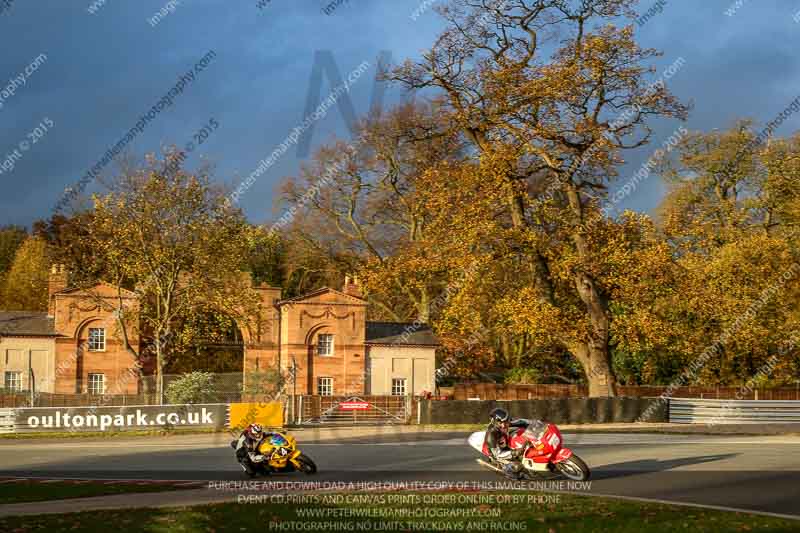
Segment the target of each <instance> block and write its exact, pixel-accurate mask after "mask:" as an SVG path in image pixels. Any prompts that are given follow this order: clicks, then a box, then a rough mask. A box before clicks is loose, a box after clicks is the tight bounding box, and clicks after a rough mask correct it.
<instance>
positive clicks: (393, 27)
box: [0, 0, 800, 224]
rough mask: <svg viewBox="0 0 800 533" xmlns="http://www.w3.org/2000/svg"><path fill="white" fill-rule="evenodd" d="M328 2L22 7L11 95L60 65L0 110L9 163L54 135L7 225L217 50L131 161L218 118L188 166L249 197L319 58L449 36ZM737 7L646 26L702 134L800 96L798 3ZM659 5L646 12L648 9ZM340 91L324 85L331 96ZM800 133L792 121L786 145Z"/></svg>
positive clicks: (256, 203)
mask: <svg viewBox="0 0 800 533" xmlns="http://www.w3.org/2000/svg"><path fill="white" fill-rule="evenodd" d="M329 3H330V1H329V0H328V1H326V0H319V1H317V0H272V1H271V2H265V3H264V6H263V8H259V7H257V5H256V4H257V1H256V0H244V1H242V2H236V3H233V2H222V1H212V0H181V1H180V2H177V1H173V2H172V6H173V9H172V10H171V11H168V14H167V15H165V16H162V17H161V18H159V20H158V23H157V24H156V25H153V24H152V22H151V21H152V17H153V16H154V15H155V14H156V13H159V12H162V13H164V12H165V11H162V10H163V9H166V8H167V7H168V4H169V2H168V1H167V0H146V1H137V2H130V1H124V0H105V2H102V1H98V0H73V1H70V2H61V1H56V0H49V1H40V2H36V3H35V4H34V3H33V2H24V3H23V2H15V3H13V4H11V5H10V7H9V8H8V9H6V10H4V11H3V12H2V13H0V42H1V43H2V47H3V54H2V56H0V91H2V89H3V88H4V87H6V86H7V84H8V82H9V80H10V79H12V78H13V77H15V76H16V75H18V74H19V73H20V72H21V71H23V70H24V69H25V67H26V66H27V65H29V64H30V62H31V61H32V60H33V59H34V58H35V57H37V56H38V55H39V54H42V53H43V54H46V56H47V60H46V62H45V63H44V64H42V65H41V66H40V68H39V69H38V70H37V71H36V72H34V73H33V74H32V75H31V76H30V79H28V80H27V81H26V83H25V85H23V86H21V87H18V88H17V89H16V91H15V93H14V94H13V96H11V97H10V98H8V99H7V101H2V100H0V102H2V103H3V105H2V107H0V124H1V125H2V128H0V164H2V162H3V160H5V159H6V156H7V155H8V154H9V153H11V151H12V150H14V149H15V147H17V146H18V144H19V143H20V141H22V140H24V139H25V137H26V135H27V134H28V133H29V132H30V131H31V130H33V129H34V128H35V127H36V126H37V124H40V123H41V121H42V120H43V119H44V118H49V119H50V120H52V121H53V122H54V124H55V125H54V127H53V128H52V129H51V130H49V131H48V132H47V133H46V134H45V135H44V136H43V137H42V138H41V139H40V140H39V141H38V142H37V143H36V144H35V145H34V146H32V147H30V149H29V150H28V151H26V152H25V153H23V154H21V155H22V157H20V158H18V160H15V161H14V168H13V170H12V171H10V172H3V173H2V174H0V224H3V223H19V224H29V223H30V222H32V221H33V220H35V219H37V218H42V217H47V216H49V214H50V211H51V209H52V207H53V206H54V205H55V204H56V202H57V201H58V199H59V197H60V196H61V195H62V194H63V192H64V189H65V187H68V186H72V185H74V184H75V183H76V182H77V181H78V180H79V179H80V178H81V177H82V176H83V175H84V174H85V173H86V172H87V171H88V170H89V169H91V168H92V166H93V165H94V164H95V163H96V162H97V161H98V160H99V159H100V158H102V157H103V154H105V153H106V151H107V150H108V149H109V148H110V147H112V146H114V145H115V144H116V143H117V142H118V141H119V139H121V138H122V137H124V136H125V134H126V132H128V131H129V130H130V129H131V128H132V127H134V126H135V125H136V123H137V121H138V120H139V118H140V117H141V116H142V114H143V113H146V112H147V111H148V110H149V109H150V108H151V107H152V106H153V103H154V102H155V101H158V99H159V98H160V97H161V96H162V95H163V94H164V93H165V92H166V91H167V90H168V89H169V88H170V87H171V86H172V85H173V84H174V83H175V80H176V79H177V77H178V76H179V75H180V74H181V73H182V72H185V71H186V70H187V69H191V68H192V66H193V65H194V63H195V62H196V61H197V60H198V59H199V58H200V57H202V56H203V55H204V54H205V53H206V52H207V51H208V50H214V51H215V52H216V54H217V56H216V58H215V60H214V62H213V64H211V65H210V66H209V67H208V69H207V70H206V71H204V72H203V73H202V75H200V76H198V79H197V80H196V81H195V82H193V83H192V84H191V85H190V86H188V87H187V88H186V90H185V91H184V92H183V93H182V95H181V96H180V97H178V98H176V100H175V102H174V104H173V105H172V106H170V107H168V108H166V109H165V110H164V111H163V112H161V113H159V114H158V116H157V117H155V118H154V119H153V120H152V121H150V122H149V123H148V125H147V128H146V129H145V131H143V133H142V134H141V135H139V136H137V137H136V138H135V139H134V140H133V141H132V142H131V143H130V146H129V147H130V150H131V152H132V153H133V154H134V155H136V156H141V155H142V154H144V153H147V152H151V151H157V150H158V149H159V146H161V145H164V144H175V145H179V146H182V145H184V143H186V142H187V141H188V140H190V139H191V137H192V134H193V133H194V132H196V131H197V130H198V129H200V128H201V127H202V126H203V125H204V124H206V123H207V122H208V120H209V119H212V118H213V119H215V120H216V121H217V122H218V123H219V125H220V126H219V131H218V132H216V133H215V134H214V136H213V137H212V138H210V139H209V141H208V142H207V143H206V144H204V145H203V148H202V149H198V150H196V151H195V152H194V153H193V154H191V156H190V159H189V160H188V164H189V166H195V165H197V164H198V163H199V162H200V161H201V158H206V159H207V160H208V161H211V162H213V163H214V164H215V166H216V176H217V179H219V180H221V181H225V182H227V183H229V184H230V185H232V186H236V185H237V184H238V183H240V182H241V181H242V180H244V179H246V177H247V176H249V175H250V174H251V173H252V172H253V171H254V170H255V169H256V168H257V167H258V165H259V162H260V161H261V160H262V159H264V158H265V157H267V156H268V155H269V154H270V153H272V152H273V151H274V150H275V148H276V147H277V146H279V145H280V143H281V142H282V141H283V140H284V139H285V138H286V136H287V135H288V134H289V132H291V131H292V129H293V128H295V127H296V126H298V124H300V123H302V121H303V118H304V116H303V113H304V110H305V107H306V97H307V92H308V90H309V87H308V85H309V79H310V75H311V70H312V63H313V58H314V54H315V51H318V50H331V52H332V54H333V56H334V58H335V60H336V62H337V65H338V68H339V70H340V71H341V73H342V75H343V76H346V75H347V73H348V72H350V71H351V70H352V69H354V68H356V67H357V66H358V65H359V64H361V63H362V62H363V61H370V62H371V64H373V65H374V64H376V63H377V58H378V56H379V54H380V53H381V51H384V50H385V51H389V52H391V54H392V56H393V58H394V59H395V60H396V61H397V60H401V59H402V58H404V57H408V56H416V55H418V54H419V52H420V50H422V49H424V48H426V47H427V46H428V45H429V44H430V43H431V42H432V40H433V38H434V36H435V35H436V33H437V31H438V30H439V28H440V24H441V22H440V21H439V19H438V17H437V16H436V14H435V13H434V12H433V11H432V10H431V9H426V10H425V11H424V12H422V13H421V14H420V15H419V16H418V17H416V20H412V17H411V14H412V13H414V12H415V10H417V8H418V7H419V6H420V5H421V4H422V3H423V2H422V1H421V0H420V1H417V0H409V1H400V0H351V1H350V2H346V3H342V4H341V5H340V6H338V7H337V8H336V9H335V10H334V11H332V12H331V13H330V15H326V14H325V13H324V12H323V9H324V8H325V7H326V6H327V5H328V4H329ZM429 3H430V2H429ZM732 3H733V0H731V2H718V1H712V2H688V1H681V2H678V1H677V0H672V1H667V2H662V4H664V5H663V10H662V11H661V12H659V13H656V14H655V15H654V16H652V17H651V18H649V19H648V20H647V23H646V25H644V26H641V27H637V28H636V31H637V34H638V38H639V39H640V41H641V42H642V44H643V45H645V46H652V47H655V48H658V49H660V50H662V51H663V52H664V57H663V58H661V60H660V62H659V65H658V67H659V68H660V69H662V68H664V67H665V66H667V65H669V64H671V63H672V62H673V61H674V60H675V59H676V58H678V57H683V58H684V59H685V60H686V63H685V65H684V66H683V67H682V68H681V70H680V72H679V73H677V74H676V75H675V76H674V77H673V78H671V79H670V80H669V82H668V84H669V86H670V88H672V89H673V90H674V91H675V92H676V93H677V94H678V96H680V97H681V98H682V99H683V100H684V101H689V100H691V101H693V103H694V109H693V111H692V114H691V116H690V119H689V121H688V124H687V127H688V128H689V129H703V130H708V129H712V128H724V127H727V126H729V125H730V124H731V123H732V122H733V120H734V119H735V118H737V117H752V118H754V119H756V120H757V121H759V122H760V123H762V124H763V123H764V122H767V121H769V120H771V119H772V118H773V117H774V115H775V114H776V113H779V112H780V111H781V110H782V109H783V108H784V107H785V105H786V104H787V103H789V102H790V101H791V100H792V99H793V98H794V97H795V96H796V95H797V92H798V90H800V84H799V83H798V81H800V80H799V79H798V78H800V76H799V75H798V63H797V61H795V60H793V55H794V48H795V47H796V44H797V42H798V38H800V24H798V23H796V22H794V20H793V15H794V14H795V12H796V11H797V10H798V9H800V5H798V6H795V7H797V8H798V9H792V6H791V5H789V4H790V3H787V2H778V1H777V0H776V1H773V2H767V1H763V2H762V1H759V2H745V3H744V4H743V5H742V6H741V7H740V8H739V9H738V10H737V11H736V13H734V14H733V15H732V16H728V15H726V14H725V10H726V9H728V8H729V7H730V6H731V4H732ZM653 4H654V2H649V3H648V2H643V3H642V4H641V8H640V11H642V12H644V11H645V10H646V9H648V8H649V7H651V6H652V5H653ZM90 6H93V7H95V8H96V12H95V13H94V14H90V13H89V11H88V8H89V7H90ZM633 24H634V25H635V26H636V23H635V22H634V23H633ZM373 77H374V70H373V71H372V72H370V73H368V74H367V75H365V76H364V77H363V78H362V79H361V81H359V82H358V83H356V84H355V85H354V86H353V88H352V90H351V92H350V95H349V96H350V97H351V98H352V101H353V105H354V108H355V111H356V112H357V113H359V114H361V113H364V112H365V111H366V110H367V109H368V106H369V103H370V100H371V98H372V91H373V80H372V78H373ZM330 90H331V87H330V86H329V84H328V83H327V82H326V83H325V84H324V86H323V88H322V92H321V94H322V97H323V98H324V97H325V96H326V95H327V94H328V92H329V91H330ZM395 96H396V95H395ZM0 98H2V96H1V93H0ZM390 100H391V98H390ZM679 125H680V124H678V123H676V122H673V121H661V122H658V123H657V124H656V133H657V134H656V136H655V138H654V139H653V143H652V145H651V146H650V147H645V148H643V149H642V150H640V151H639V152H637V153H636V154H632V155H631V156H630V157H629V162H628V164H627V165H626V167H625V168H623V169H622V172H621V174H620V178H619V181H620V183H624V181H625V180H626V179H628V178H629V177H630V176H631V175H633V174H634V173H635V172H636V171H637V169H639V168H640V166H641V165H642V164H643V163H645V162H646V161H647V160H648V159H649V158H650V156H651V153H652V151H653V150H654V149H655V148H657V147H658V146H661V144H662V143H663V142H664V141H665V140H666V139H667V138H668V137H669V136H670V135H671V134H673V132H674V131H675V130H676V129H677V128H678V127H679ZM797 125H798V117H797V116H792V117H790V118H789V120H787V121H786V122H785V123H784V124H783V125H782V127H781V129H780V131H779V134H787V133H788V132H791V131H793V130H794V129H796V128H797ZM334 133H336V134H339V135H342V136H348V135H349V131H348V128H347V127H346V124H345V122H344V120H343V118H342V116H341V114H340V112H339V109H338V108H336V107H334V108H333V109H331V110H330V111H329V112H328V113H327V115H326V116H325V117H324V118H322V119H321V120H320V121H319V123H317V124H316V125H315V131H314V136H313V144H314V145H318V144H319V143H320V142H324V141H326V140H329V139H330V138H331V135H332V134H334ZM296 155H297V154H296V153H295V151H294V150H289V151H287V153H285V154H284V155H283V156H282V157H281V158H280V159H279V160H278V161H276V162H275V164H274V165H272V166H271V167H270V168H269V170H268V172H266V173H265V174H264V175H263V176H261V177H259V179H258V180H256V181H255V182H254V183H253V184H252V186H251V187H250V188H249V189H248V192H247V194H246V195H243V196H242V198H241V200H240V202H241V205H242V206H243V207H244V209H245V211H246V212H247V213H248V215H249V217H250V218H251V219H252V220H253V221H256V222H262V221H265V220H268V219H272V218H275V215H276V212H275V211H274V210H273V206H274V199H273V198H274V195H275V188H276V185H277V183H278V182H279V181H280V180H281V179H282V178H283V177H284V176H286V175H289V174H292V173H294V172H295V171H296V170H297V168H298V164H299V161H298V159H297V157H296ZM108 169H109V170H111V169H113V165H110V166H109V167H108ZM92 187H93V185H92V184H90V185H89V189H88V190H89V191H91V190H93V189H92ZM662 194H663V187H662V185H661V184H660V181H659V179H658V177H657V176H651V177H649V178H648V179H646V180H644V181H642V182H641V183H639V184H638V186H637V187H636V189H635V190H634V191H633V192H632V193H631V194H630V195H628V196H627V197H626V198H624V199H623V200H622V201H621V202H620V203H619V206H618V207H622V208H625V207H630V208H636V209H642V210H648V209H651V208H652V207H654V206H655V205H656V204H657V203H658V201H659V198H660V196H661V195H662Z"/></svg>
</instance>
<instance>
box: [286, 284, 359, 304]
mask: <svg viewBox="0 0 800 533" xmlns="http://www.w3.org/2000/svg"><path fill="white" fill-rule="evenodd" d="M329 292H332V293H334V294H337V295H340V296H344V297H345V298H351V299H353V300H356V301H357V302H359V303H366V300H364V299H363V298H359V297H358V296H353V295H352V294H347V293H346V292H342V291H337V290H336V289H331V288H330V287H322V288H321V289H317V290H315V291H311V292H308V293H306V294H301V295H300V296H295V297H294V298H286V299H285V300H278V301H277V302H275V305H283V304H287V303H292V302H301V301H303V300H308V299H310V298H313V297H315V296H319V295H321V294H326V293H329Z"/></svg>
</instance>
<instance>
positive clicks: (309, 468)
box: [297, 453, 317, 474]
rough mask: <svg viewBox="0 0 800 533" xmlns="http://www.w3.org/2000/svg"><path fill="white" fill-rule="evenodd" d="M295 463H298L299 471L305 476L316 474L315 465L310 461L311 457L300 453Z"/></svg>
mask: <svg viewBox="0 0 800 533" xmlns="http://www.w3.org/2000/svg"><path fill="white" fill-rule="evenodd" d="M297 462H298V463H300V469H301V470H302V471H303V472H305V473H306V474H316V473H317V465H316V464H315V463H314V461H312V460H311V457H309V456H307V455H305V454H303V453H301V454H300V455H298V456H297Z"/></svg>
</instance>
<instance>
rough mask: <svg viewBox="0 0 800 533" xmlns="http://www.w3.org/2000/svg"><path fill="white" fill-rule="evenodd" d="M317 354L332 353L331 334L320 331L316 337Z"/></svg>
mask: <svg viewBox="0 0 800 533" xmlns="http://www.w3.org/2000/svg"><path fill="white" fill-rule="evenodd" d="M317 355H323V356H328V355H333V335H331V334H330V333H320V334H319V336H318V337H317Z"/></svg>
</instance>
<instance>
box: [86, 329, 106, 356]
mask: <svg viewBox="0 0 800 533" xmlns="http://www.w3.org/2000/svg"><path fill="white" fill-rule="evenodd" d="M89 351H90V352H104V351H106V330H105V328H89Z"/></svg>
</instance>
